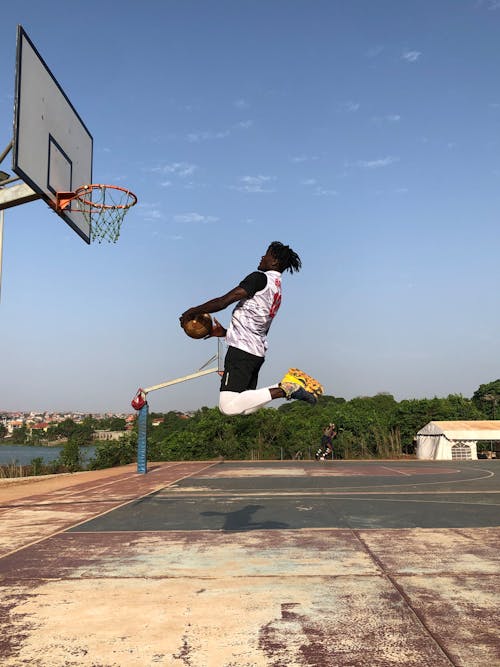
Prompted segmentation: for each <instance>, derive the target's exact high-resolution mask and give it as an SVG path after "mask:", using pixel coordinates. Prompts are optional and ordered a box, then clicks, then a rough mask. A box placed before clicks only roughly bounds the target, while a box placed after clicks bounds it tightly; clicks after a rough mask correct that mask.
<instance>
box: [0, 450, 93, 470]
mask: <svg viewBox="0 0 500 667" xmlns="http://www.w3.org/2000/svg"><path fill="white" fill-rule="evenodd" d="M61 449H62V447H32V446H28V445H18V446H16V445H0V465H9V464H10V463H17V464H18V465H22V466H25V465H28V464H29V463H31V461H32V460H33V459H36V458H41V459H43V460H44V461H45V463H50V462H51V461H55V460H56V459H57V458H59V454H60V452H61ZM94 452H95V447H93V446H91V447H80V453H81V455H82V457H83V458H84V460H85V461H88V460H89V459H91V458H92V457H93V456H94Z"/></svg>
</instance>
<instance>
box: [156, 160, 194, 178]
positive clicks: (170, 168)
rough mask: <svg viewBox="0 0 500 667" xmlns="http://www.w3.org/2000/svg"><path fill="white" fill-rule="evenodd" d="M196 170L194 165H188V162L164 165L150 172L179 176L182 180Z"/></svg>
mask: <svg viewBox="0 0 500 667" xmlns="http://www.w3.org/2000/svg"><path fill="white" fill-rule="evenodd" d="M197 169H198V167H197V166H196V165H195V164H189V163H188V162H170V163H169V164H164V165H161V166H159V167H153V169H151V171H152V172H156V173H159V174H172V175H173V176H180V178H184V177H185V176H191V175H192V174H194V172H195V171H196V170H197Z"/></svg>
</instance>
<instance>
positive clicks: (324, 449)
mask: <svg viewBox="0 0 500 667" xmlns="http://www.w3.org/2000/svg"><path fill="white" fill-rule="evenodd" d="M336 437H337V429H336V428H335V424H334V423H333V422H331V423H330V424H328V426H327V427H326V428H325V430H324V431H323V435H322V436H321V444H320V447H319V449H318V451H317V452H316V454H315V459H316V461H324V460H325V459H326V458H327V457H328V456H330V455H331V456H332V458H333V440H334V438H336Z"/></svg>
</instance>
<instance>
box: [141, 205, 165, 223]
mask: <svg viewBox="0 0 500 667" xmlns="http://www.w3.org/2000/svg"><path fill="white" fill-rule="evenodd" d="M137 208H138V211H139V215H140V216H141V217H142V218H143V219H144V220H161V219H162V218H163V215H162V213H161V211H160V209H159V207H158V204H157V203H148V202H139V204H138V205H137Z"/></svg>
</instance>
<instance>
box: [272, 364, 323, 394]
mask: <svg viewBox="0 0 500 667" xmlns="http://www.w3.org/2000/svg"><path fill="white" fill-rule="evenodd" d="M282 384H297V385H299V386H300V387H303V389H305V390H306V391H307V392H309V393H310V394H314V396H316V398H319V397H320V396H322V395H323V391H324V390H323V385H321V384H320V383H319V382H318V381H317V380H315V379H314V378H313V377H311V376H310V375H308V374H307V373H304V371H301V370H300V369H298V368H289V369H288V372H287V373H286V375H285V377H284V378H283V379H282V380H281V382H280V386H281V385H282Z"/></svg>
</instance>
